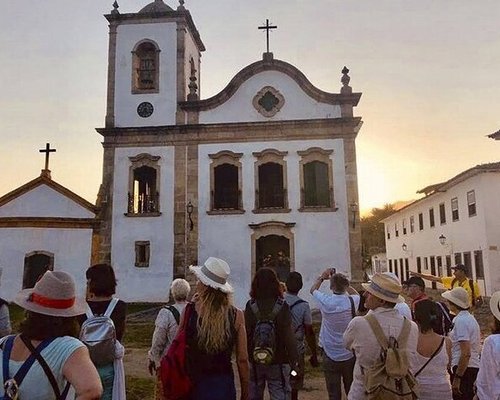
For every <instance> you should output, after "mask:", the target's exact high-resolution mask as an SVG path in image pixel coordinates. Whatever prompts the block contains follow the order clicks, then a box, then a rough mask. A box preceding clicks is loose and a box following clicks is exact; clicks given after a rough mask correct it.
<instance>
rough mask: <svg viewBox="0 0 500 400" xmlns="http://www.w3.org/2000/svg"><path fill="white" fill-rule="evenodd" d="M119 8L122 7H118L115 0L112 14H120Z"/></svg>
mask: <svg viewBox="0 0 500 400" xmlns="http://www.w3.org/2000/svg"><path fill="white" fill-rule="evenodd" d="M118 7H120V6H119V5H118V2H117V1H116V0H115V2H114V3H113V10H112V11H111V14H120V11H118Z"/></svg>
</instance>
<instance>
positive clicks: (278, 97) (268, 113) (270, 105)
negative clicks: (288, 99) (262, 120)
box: [252, 86, 285, 118]
mask: <svg viewBox="0 0 500 400" xmlns="http://www.w3.org/2000/svg"><path fill="white" fill-rule="evenodd" d="M252 103H253V106H254V107H255V109H256V110H257V111H258V112H259V113H260V114H262V115H263V116H264V117H267V118H270V117H273V116H275V115H276V114H277V113H278V112H279V110H281V107H283V105H284V104H285V98H284V97H283V95H282V94H281V93H280V92H279V91H278V90H276V89H275V88H273V87H272V86H265V87H263V88H262V89H260V90H259V92H258V93H257V94H256V95H255V97H254V98H253V101H252Z"/></svg>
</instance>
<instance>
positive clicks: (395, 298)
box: [361, 273, 405, 303]
mask: <svg viewBox="0 0 500 400" xmlns="http://www.w3.org/2000/svg"><path fill="white" fill-rule="evenodd" d="M361 286H363V289H365V290H366V291H367V292H368V293H371V294H372V295H374V296H375V297H378V298H379V299H382V300H384V301H388V302H389V303H403V302H404V301H405V299H404V297H403V296H401V292H402V291H403V287H402V286H401V283H400V282H399V280H398V279H394V278H392V277H391V276H389V275H385V274H381V273H377V274H375V275H373V276H372V279H371V281H370V282H368V283H362V284H361Z"/></svg>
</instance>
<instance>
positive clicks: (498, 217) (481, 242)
mask: <svg viewBox="0 0 500 400" xmlns="http://www.w3.org/2000/svg"><path fill="white" fill-rule="evenodd" d="M470 190H474V191H475V195H476V215H475V216H472V217H469V215H468V208H467V192H468V191H470ZM498 193H500V174H480V175H476V176H473V177H471V178H469V179H467V180H466V181H464V182H461V183H459V184H457V185H455V186H453V187H451V188H450V189H448V190H447V191H446V192H442V193H436V194H433V195H430V196H429V197H428V198H426V199H423V200H422V201H419V202H418V203H416V204H414V205H410V206H408V207H406V208H405V209H403V210H401V211H399V212H398V213H396V214H394V215H392V216H391V217H389V218H387V219H386V221H384V227H385V240H386V250H387V259H388V260H394V259H398V260H399V259H400V258H402V259H405V258H408V261H409V265H410V270H412V271H416V270H417V261H416V258H417V257H421V259H422V273H426V274H430V273H431V269H430V262H429V263H428V265H429V268H428V269H425V264H424V257H427V258H429V257H431V256H434V257H438V256H440V257H443V266H445V265H446V264H445V257H446V256H447V255H448V256H449V255H451V264H452V265H454V264H455V260H454V253H462V257H463V253H464V252H470V253H471V259H472V277H473V278H474V279H476V268H475V265H474V251H476V250H481V251H482V253H483V265H484V272H485V279H484V280H482V279H478V283H479V286H480V288H481V291H483V293H486V294H487V295H491V293H492V291H495V290H499V289H500V285H498V283H500V282H499V281H498V279H499V278H500V277H499V276H498V269H499V264H498V261H499V257H498V250H491V246H493V248H494V246H497V249H498V248H500V243H499V241H500V239H499V238H500V236H499V235H500V210H499V209H498ZM454 197H457V199H458V210H459V220H458V221H452V216H451V199H452V198H454ZM440 203H444V204H445V208H446V224H440V218H439V204H440ZM431 207H433V208H434V219H435V226H434V227H433V228H431V227H430V226H429V208H431ZM419 213H423V215H424V230H423V231H420V230H419V224H418V214H419ZM411 215H413V216H414V217H415V232H414V233H411V232H410V224H409V220H410V216H411ZM403 219H406V223H407V229H408V230H407V234H406V235H404V234H403V228H402V221H403ZM395 223H398V226H399V237H396V236H395V231H394V224H395ZM388 228H389V229H390V234H391V238H390V239H389V240H388V239H387V229H388ZM440 235H444V236H445V237H446V244H445V245H441V244H440V242H439V236H440ZM403 244H406V245H407V251H403V249H402V246H403ZM462 261H463V259H462ZM388 265H389V262H388ZM436 265H437V264H436ZM398 269H399V261H398ZM436 269H437V267H436ZM443 269H444V271H446V269H445V268H443ZM495 282H496V283H495ZM429 285H430V284H429ZM495 285H496V286H495Z"/></svg>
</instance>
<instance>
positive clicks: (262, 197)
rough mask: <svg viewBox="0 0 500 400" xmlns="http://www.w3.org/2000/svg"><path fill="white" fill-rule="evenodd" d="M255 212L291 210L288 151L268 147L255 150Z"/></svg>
mask: <svg viewBox="0 0 500 400" xmlns="http://www.w3.org/2000/svg"><path fill="white" fill-rule="evenodd" d="M253 155H254V156H255V157H256V158H257V161H256V162H255V210H254V211H253V212H254V213H270V212H271V213H276V212H279V213H281V212H289V211H290V209H289V208H288V196H287V187H286V182H287V179H286V161H285V156H286V155H287V152H286V151H278V150H276V149H266V150H263V151H261V152H255V153H253Z"/></svg>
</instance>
